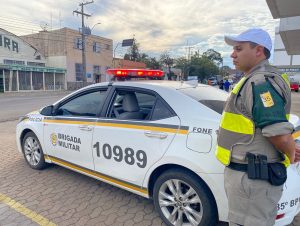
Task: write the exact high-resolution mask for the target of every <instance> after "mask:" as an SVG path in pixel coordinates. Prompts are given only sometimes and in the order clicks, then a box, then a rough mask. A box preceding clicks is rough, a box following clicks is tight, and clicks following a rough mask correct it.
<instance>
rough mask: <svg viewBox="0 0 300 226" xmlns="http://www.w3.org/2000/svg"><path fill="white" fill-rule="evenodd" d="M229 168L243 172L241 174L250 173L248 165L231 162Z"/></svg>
mask: <svg viewBox="0 0 300 226" xmlns="http://www.w3.org/2000/svg"><path fill="white" fill-rule="evenodd" d="M227 167H228V168H230V169H233V170H237V171H241V172H247V171H248V165H247V164H241V163H235V162H231V163H230V164H229V165H228V166H227Z"/></svg>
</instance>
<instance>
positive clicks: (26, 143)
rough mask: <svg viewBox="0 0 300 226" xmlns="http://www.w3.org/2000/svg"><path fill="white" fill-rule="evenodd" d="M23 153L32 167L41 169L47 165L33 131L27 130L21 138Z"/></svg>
mask: <svg viewBox="0 0 300 226" xmlns="http://www.w3.org/2000/svg"><path fill="white" fill-rule="evenodd" d="M22 150H23V155H24V158H25V160H26V162H27V163H28V165H29V166H30V167H31V168H32V169H36V170H41V169H43V168H45V167H46V166H47V163H46V162H45V157H44V152H43V149H42V146H41V144H40V142H39V139H38V138H37V137H36V135H35V134H34V133H33V132H28V133H26V135H25V136H24V138H23V140H22Z"/></svg>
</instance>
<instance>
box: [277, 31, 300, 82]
mask: <svg viewBox="0 0 300 226" xmlns="http://www.w3.org/2000/svg"><path fill="white" fill-rule="evenodd" d="M299 42H300V40H299ZM273 62H274V65H275V66H276V67H278V68H279V69H280V70H281V71H282V72H286V73H287V74H288V75H289V76H291V77H295V76H300V55H288V53H287V51H286V48H285V46H284V44H283V42H282V39H281V36H280V34H279V28H278V27H277V28H276V29H275V42H274V59H273Z"/></svg>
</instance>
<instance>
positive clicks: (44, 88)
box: [43, 71, 46, 91]
mask: <svg viewBox="0 0 300 226" xmlns="http://www.w3.org/2000/svg"><path fill="white" fill-rule="evenodd" d="M43 90H44V91H45V90H46V87H45V72H44V71H43Z"/></svg>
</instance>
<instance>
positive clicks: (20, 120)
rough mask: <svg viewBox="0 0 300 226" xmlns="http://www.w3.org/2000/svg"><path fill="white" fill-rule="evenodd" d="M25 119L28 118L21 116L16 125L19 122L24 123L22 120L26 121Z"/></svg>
mask: <svg viewBox="0 0 300 226" xmlns="http://www.w3.org/2000/svg"><path fill="white" fill-rule="evenodd" d="M26 119H28V116H21V117H20V118H19V122H18V123H20V122H22V121H24V120H26Z"/></svg>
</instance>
